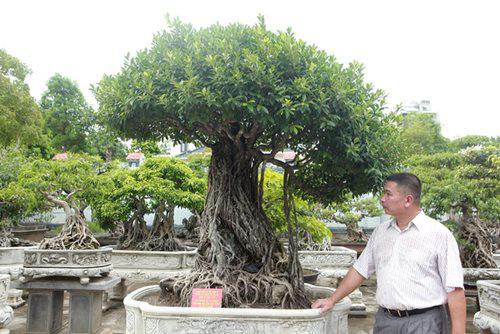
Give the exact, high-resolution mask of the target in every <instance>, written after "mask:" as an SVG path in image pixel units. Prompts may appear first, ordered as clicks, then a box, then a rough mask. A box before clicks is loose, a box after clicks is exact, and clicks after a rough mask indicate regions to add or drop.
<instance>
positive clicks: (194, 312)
mask: <svg viewBox="0 0 500 334" xmlns="http://www.w3.org/2000/svg"><path fill="white" fill-rule="evenodd" d="M304 285H305V286H306V289H307V288H309V289H312V288H315V289H317V290H323V291H325V292H329V293H332V292H333V291H335V290H334V289H331V288H327V287H321V286H316V285H312V284H307V283H305V284H304ZM159 291H160V287H159V286H158V285H149V286H145V287H143V288H140V289H137V290H135V291H133V292H131V293H130V294H128V295H127V296H126V297H125V299H124V300H123V305H124V306H125V308H126V309H131V308H138V309H139V310H140V311H141V313H142V314H143V315H144V316H145V317H150V316H161V315H164V316H193V317H197V316H198V317H199V316H203V317H220V316H224V317H225V318H239V317H246V318H252V317H256V318H259V319H263V318H264V319H265V318H270V319H271V318H277V317H285V318H294V319H319V318H323V317H325V316H326V315H327V314H329V313H331V312H333V311H346V312H347V311H348V310H349V308H350V304H351V303H350V300H349V298H347V297H346V298H344V299H342V300H341V301H340V302H338V303H337V304H336V305H335V306H334V307H333V308H332V309H331V310H329V311H328V312H326V313H323V314H321V313H320V311H319V309H300V310H291V309H270V308H202V307H176V306H154V305H151V304H149V303H147V302H143V301H138V300H135V298H140V297H143V296H146V295H148V294H152V293H157V292H159Z"/></svg>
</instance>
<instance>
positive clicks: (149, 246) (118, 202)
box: [91, 157, 206, 251]
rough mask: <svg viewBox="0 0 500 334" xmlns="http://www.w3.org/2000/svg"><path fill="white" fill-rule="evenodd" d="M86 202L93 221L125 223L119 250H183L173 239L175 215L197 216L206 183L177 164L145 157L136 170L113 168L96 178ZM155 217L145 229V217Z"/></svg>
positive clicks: (172, 159)
mask: <svg viewBox="0 0 500 334" xmlns="http://www.w3.org/2000/svg"><path fill="white" fill-rule="evenodd" d="M98 183H99V186H98V187H97V188H96V189H97V191H96V192H97V194H96V195H95V196H93V200H92V201H91V204H92V208H93V209H94V212H95V217H96V219H97V220H99V221H101V222H103V223H105V222H116V220H117V219H118V220H119V221H123V222H124V233H123V236H122V238H120V243H119V248H121V249H135V250H151V251H175V250H182V249H184V247H183V246H181V245H180V243H179V241H178V240H177V239H175V234H174V230H173V226H174V210H175V208H176V207H183V208H187V209H190V210H192V211H194V212H201V210H202V208H203V202H204V195H205V191H206V187H205V182H204V181H203V180H201V179H199V178H197V177H196V176H195V175H194V173H193V172H192V171H191V169H189V167H188V166H187V165H186V164H185V163H184V162H183V161H181V160H179V159H174V158H161V157H157V158H149V159H147V160H146V162H145V163H144V164H142V165H141V166H140V167H139V168H138V169H135V170H129V169H118V170H115V171H112V172H109V173H104V174H101V175H100V176H99V182H98ZM146 214H154V218H153V225H152V227H151V229H150V230H148V228H147V226H146V221H145V219H144V216H145V215H146Z"/></svg>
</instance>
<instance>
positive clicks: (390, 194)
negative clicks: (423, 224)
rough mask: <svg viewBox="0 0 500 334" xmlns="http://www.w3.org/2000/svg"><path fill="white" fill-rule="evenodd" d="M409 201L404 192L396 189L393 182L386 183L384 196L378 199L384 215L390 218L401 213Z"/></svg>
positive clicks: (398, 188) (395, 184)
mask: <svg viewBox="0 0 500 334" xmlns="http://www.w3.org/2000/svg"><path fill="white" fill-rule="evenodd" d="M409 202H410V199H409V198H408V195H407V194H406V192H405V191H404V190H403V189H401V188H400V187H398V184H397V183H396V182H393V181H389V182H386V183H385V185H384V194H383V195H382V197H381V198H380V204H382V207H383V208H384V211H385V213H387V214H388V215H391V216H397V215H398V214H400V213H403V212H404V211H405V210H406V208H408V207H409V205H410V203H409Z"/></svg>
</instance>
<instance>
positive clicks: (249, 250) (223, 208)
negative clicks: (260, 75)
mask: <svg viewBox="0 0 500 334" xmlns="http://www.w3.org/2000/svg"><path fill="white" fill-rule="evenodd" d="M257 173H258V163H256V162H255V161H254V158H252V157H251V156H250V155H249V154H248V153H247V152H244V151H243V152H241V151H239V150H237V148H236V147H235V146H233V145H219V146H218V147H217V148H216V149H214V150H213V152H212V160H211V162H210V170H209V176H208V195H207V199H206V203H205V210H204V211H203V213H202V215H201V236H200V255H201V257H202V258H203V259H204V260H205V261H206V262H207V263H209V265H210V267H211V269H212V270H213V271H214V273H215V275H216V276H217V277H220V278H223V277H224V276H225V275H227V274H228V271H229V270H231V268H243V269H245V268H246V269H249V267H251V268H250V270H252V269H255V268H257V269H260V268H261V267H264V271H265V272H270V271H271V270H272V269H273V268H272V257H273V253H275V252H277V251H278V252H279V250H280V249H281V247H280V244H279V241H278V239H277V238H276V236H275V235H274V232H273V230H272V228H271V223H270V222H269V220H268V219H267V217H266V215H265V214H264V211H263V209H262V206H260V205H258V198H259V197H258V191H257V189H258V177H257Z"/></svg>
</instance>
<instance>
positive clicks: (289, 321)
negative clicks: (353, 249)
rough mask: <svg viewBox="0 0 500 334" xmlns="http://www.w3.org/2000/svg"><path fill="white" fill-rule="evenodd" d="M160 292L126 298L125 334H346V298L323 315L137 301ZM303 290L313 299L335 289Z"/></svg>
mask: <svg viewBox="0 0 500 334" xmlns="http://www.w3.org/2000/svg"><path fill="white" fill-rule="evenodd" d="M159 291H160V288H159V287H158V286H148V287H144V288H141V289H138V290H136V291H134V292H132V293H131V294H129V295H128V296H127V297H126V298H125V300H124V302H123V303H124V305H125V309H126V314H127V327H126V328H127V329H126V333H127V334H132V333H134V334H146V333H148V334H160V333H162V334H168V333H175V334H234V333H266V334H278V333H279V334H296V333H304V334H344V333H347V313H348V311H349V307H350V301H349V299H347V298H346V299H344V300H342V301H341V302H339V303H338V304H337V305H335V307H334V308H333V309H332V310H330V311H329V312H326V313H325V314H320V313H319V310H317V309H305V310H281V309H252V308H212V309H209V308H190V307H161V306H153V305H151V304H149V303H146V302H142V301H139V300H140V299H141V298H142V297H145V296H149V295H155V294H158V293H159ZM306 291H307V293H308V294H309V295H310V296H311V297H312V298H314V299H316V298H325V297H327V296H330V295H331V293H332V292H333V291H334V290H333V289H330V288H324V287H316V286H313V285H309V284H306Z"/></svg>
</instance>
